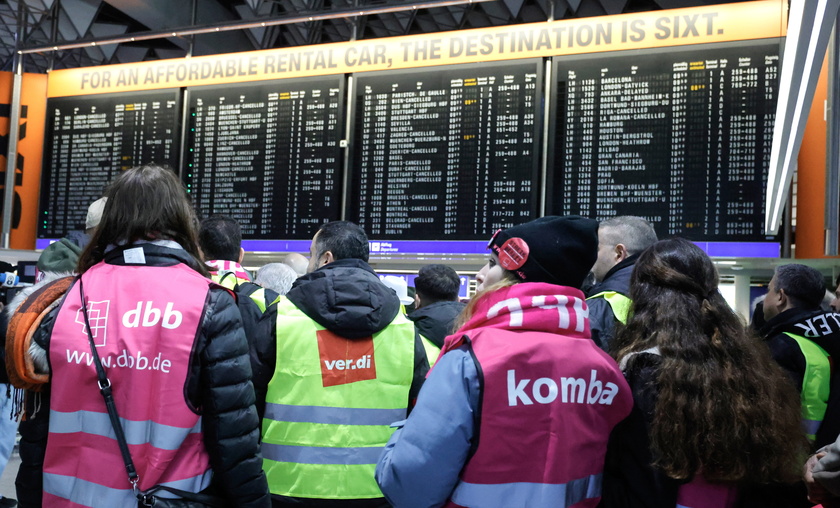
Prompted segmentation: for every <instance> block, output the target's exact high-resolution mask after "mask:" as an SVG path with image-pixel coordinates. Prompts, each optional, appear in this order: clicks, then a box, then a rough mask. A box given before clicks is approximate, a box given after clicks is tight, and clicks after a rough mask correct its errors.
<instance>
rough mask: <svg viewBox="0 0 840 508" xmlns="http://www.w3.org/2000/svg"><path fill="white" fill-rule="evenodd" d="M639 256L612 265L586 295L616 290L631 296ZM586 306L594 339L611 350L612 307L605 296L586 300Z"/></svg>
mask: <svg viewBox="0 0 840 508" xmlns="http://www.w3.org/2000/svg"><path fill="white" fill-rule="evenodd" d="M638 258H639V256H638V254H635V255H633V256H630V257H628V258H627V259H625V260H624V261H622V262H621V263H619V264H617V265H615V266H614V267H612V269H611V270H610V271H609V272H607V275H606V276H604V280H602V281H601V282H599V283H597V284H595V285H594V286H592V288H590V289H589V290H588V291H587V292H586V297H587V298H589V297H591V296H594V295H597V294H599V293H603V292H605V291H615V292H616V293H621V294H622V295H624V296H630V276H631V275H633V266H634V265H635V264H636V260H637V259H638ZM586 306H587V307H589V329H590V330H591V331H592V340H594V341H595V344H598V347H600V348H601V349H603V350H604V351H609V348H610V342H612V339H613V336H614V332H615V323H616V319H615V313H614V312H613V310H612V307H610V304H609V303H607V300H606V299H605V298H592V299H591V300H586Z"/></svg>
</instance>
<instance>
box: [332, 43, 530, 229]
mask: <svg viewBox="0 0 840 508" xmlns="http://www.w3.org/2000/svg"><path fill="white" fill-rule="evenodd" d="M541 80H542V73H541V71H540V66H539V63H538V62H536V61H533V60H529V61H517V62H506V63H504V64H484V65H464V66H449V67H440V68H429V69H423V70H420V71H408V72H407V71H400V72H390V73H372V74H363V75H359V76H358V79H357V81H356V93H355V101H356V102H355V108H354V109H355V128H354V133H353V138H352V143H353V159H352V160H353V165H352V171H351V179H350V180H351V193H350V199H349V203H350V207H349V210H348V216H349V218H350V220H353V221H356V222H357V223H358V224H360V225H361V226H362V227H363V228H364V229H365V231H366V232H367V233H368V235H369V236H370V237H371V238H378V239H392V240H479V239H486V238H489V236H490V235H491V234H492V232H493V231H495V230H496V229H498V228H504V227H510V226H513V225H516V224H519V223H522V222H526V221H528V220H530V219H533V218H535V217H536V210H537V201H538V189H537V182H538V176H537V175H538V162H539V157H538V153H539V150H538V135H537V133H538V130H537V129H538V125H539V124H540V122H539V118H540V114H539V111H540V108H541V105H542V102H541V100H540V92H541V88H542V87H541Z"/></svg>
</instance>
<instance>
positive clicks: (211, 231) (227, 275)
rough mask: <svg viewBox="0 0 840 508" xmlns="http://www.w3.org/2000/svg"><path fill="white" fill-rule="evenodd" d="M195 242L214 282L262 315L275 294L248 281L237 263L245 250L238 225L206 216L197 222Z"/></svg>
mask: <svg viewBox="0 0 840 508" xmlns="http://www.w3.org/2000/svg"><path fill="white" fill-rule="evenodd" d="M198 241H199V245H200V246H201V252H203V253H204V260H205V261H204V262H205V263H206V264H207V266H209V267H210V276H211V277H212V278H213V281H214V282H217V283H218V284H220V285H222V286H224V287H226V288H228V289H230V290H233V291H235V292H236V293H237V294H239V295H240V296H244V297H248V298H250V299H251V300H252V301H253V302H254V303H255V304H256V305H257V307H259V310H260V312H265V309H266V307H268V305H269V304H271V302H273V301H274V300H276V299H277V297H278V296H279V295H278V294H277V293H276V292H275V291H273V290H270V289H266V288H263V287H262V286H260V285H258V284H255V283H253V282H251V276H250V275H248V272H247V271H245V269H244V268H242V265H241V264H240V263H242V258H244V257H245V249H243V248H242V228H241V227H240V226H239V222H237V221H236V220H234V219H231V218H230V217H225V216H223V215H213V216H211V217H208V218H206V219H204V220H202V221H201V228H200V229H199V231H198ZM240 310H241V309H240Z"/></svg>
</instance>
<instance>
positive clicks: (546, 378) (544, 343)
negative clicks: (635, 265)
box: [376, 216, 632, 508]
mask: <svg viewBox="0 0 840 508" xmlns="http://www.w3.org/2000/svg"><path fill="white" fill-rule="evenodd" d="M597 231H598V223H597V222H596V221H594V220H591V219H586V218H583V217H574V216H570V217H542V218H540V219H537V220H535V221H531V222H528V223H525V224H521V225H518V226H514V227H512V228H509V229H504V230H500V231H498V232H497V233H496V234H495V235H493V238H492V239H491V240H490V244H489V245H488V248H489V249H491V253H490V259H489V261H488V263H487V264H486V265H485V266H484V268H482V269H481V271H480V272H479V274H478V276H477V277H476V280H477V282H478V283H479V287H478V293H477V294H476V296H475V297H474V298H473V300H472V301H471V302H470V305H468V307H467V308H466V309H465V311H464V312H465V318H466V322H465V323H464V324H463V325H462V326H461V327H460V328H459V330H458V331H457V332H456V333H455V334H454V335H451V336H449V337H447V339H446V340H445V342H444V347H443V350H442V354H441V356H440V358H439V360H438V362H437V363H435V366H434V368H433V370H432V371H431V373H430V374H429V377H428V379H427V380H426V384H425V385H424V386H423V388H422V390H420V395H419V397H418V400H417V405H416V406H415V408H414V410H413V411H412V413H411V414H410V415H409V417H408V419H407V420H406V421H405V422H400V423H398V424H395V425H396V426H398V427H399V428H398V430H397V431H396V432H395V433H394V435H393V436H392V437H391V440H390V441H389V443H388V445H387V447H386V448H385V450H384V452H383V454H382V456H381V457H380V459H379V464H378V465H377V469H376V480H377V482H379V485H380V487H381V488H382V492H383V493H384V494H385V496H386V497H387V498H388V501H389V502H390V503H391V504H392V505H393V506H395V507H397V508H413V507H417V508H420V507H429V506H447V507H459V506H469V507H472V508H562V507H570V508H571V507H575V508H587V507H589V508H591V507H595V506H596V505H597V504H598V499H599V498H600V495H601V471H602V468H603V464H604V455H605V453H606V447H607V440H608V438H609V435H610V431H611V430H612V429H613V427H614V426H615V425H616V424H617V423H618V422H619V421H621V420H622V419H624V418H625V417H626V416H627V414H628V413H629V412H630V406H631V403H632V396H631V394H630V389H629V387H628V386H627V384H626V382H625V381H624V378H623V376H622V375H621V373H620V372H619V370H618V367H617V366H616V364H615V362H614V361H613V360H612V359H611V358H610V357H609V356H608V355H607V354H606V353H604V352H603V351H602V350H601V349H600V348H598V346H597V345H595V343H594V342H593V341H592V340H591V338H590V335H589V319H588V312H587V308H586V303H585V301H584V297H583V292H582V291H581V290H580V286H581V285H582V284H583V280H584V279H585V278H586V276H587V274H588V272H589V269H590V268H591V267H592V265H593V263H594V262H595V257H596V250H597V247H598V237H597Z"/></svg>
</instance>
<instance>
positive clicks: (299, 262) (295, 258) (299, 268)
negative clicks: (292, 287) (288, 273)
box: [282, 252, 309, 277]
mask: <svg viewBox="0 0 840 508" xmlns="http://www.w3.org/2000/svg"><path fill="white" fill-rule="evenodd" d="M282 263H283V264H284V265H289V266H290V267H291V268H292V270H294V271H295V273H296V274H298V277H300V276H301V275H305V274H306V270H307V268H309V260H308V259H306V256H304V255H303V254H301V253H299V252H290V253H288V254H286V256H285V257H284V258H283V261H282Z"/></svg>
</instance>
